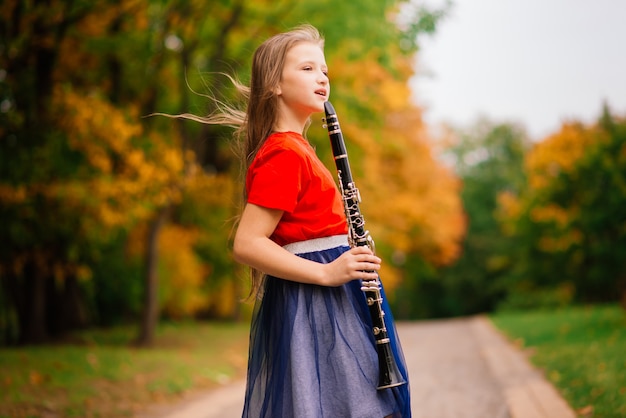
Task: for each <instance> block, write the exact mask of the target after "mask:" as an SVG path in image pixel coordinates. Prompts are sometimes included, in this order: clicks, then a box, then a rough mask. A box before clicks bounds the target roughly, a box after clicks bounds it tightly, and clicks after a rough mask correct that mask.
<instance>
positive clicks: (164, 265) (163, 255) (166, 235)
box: [159, 225, 208, 318]
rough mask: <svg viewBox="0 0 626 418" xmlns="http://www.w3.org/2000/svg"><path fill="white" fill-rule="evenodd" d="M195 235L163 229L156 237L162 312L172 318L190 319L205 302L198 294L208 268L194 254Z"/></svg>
mask: <svg viewBox="0 0 626 418" xmlns="http://www.w3.org/2000/svg"><path fill="white" fill-rule="evenodd" d="M198 237H199V232H198V231H197V230H196V229H193V228H184V227H181V226H177V225H166V226H165V227H164V228H163V230H162V231H161V234H160V236H159V255H160V257H159V274H160V276H161V278H162V281H161V284H162V286H161V295H162V299H161V302H162V303H163V311H164V312H165V313H166V314H167V315H169V316H170V317H172V318H184V317H190V316H192V315H193V314H195V313H196V312H198V311H199V310H200V309H201V308H203V307H204V306H205V305H206V303H207V301H206V297H205V296H204V294H203V292H202V291H201V290H202V286H203V284H204V279H205V276H206V275H207V273H208V268H207V266H206V265H204V264H203V263H202V261H201V260H200V259H199V257H198V256H197V255H196V254H195V253H194V249H193V247H194V244H195V243H196V242H197V240H198Z"/></svg>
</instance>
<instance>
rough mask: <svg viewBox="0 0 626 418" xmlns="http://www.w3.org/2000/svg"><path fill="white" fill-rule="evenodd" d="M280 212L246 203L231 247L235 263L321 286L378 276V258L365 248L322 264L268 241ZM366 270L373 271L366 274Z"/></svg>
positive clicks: (358, 248) (352, 250)
mask: <svg viewBox="0 0 626 418" xmlns="http://www.w3.org/2000/svg"><path fill="white" fill-rule="evenodd" d="M282 214H283V212H282V211H281V210H276V209H268V208H264V207H262V206H257V205H254V204H250V203H248V204H246V206H245V208H244V210H243V214H242V215H241V219H240V222H239V226H238V228H237V232H236V234H235V242H234V246H233V255H234V257H235V260H236V261H237V262H240V263H243V264H247V265H249V266H251V267H253V268H255V269H257V270H260V271H262V272H264V273H266V274H269V275H271V276H275V277H280V278H283V279H286V280H292V281H296V282H301V283H312V284H318V285H322V286H340V285H342V284H344V283H346V282H349V281H350V280H354V279H359V278H360V279H376V278H377V276H378V273H376V271H378V270H379V269H380V261H381V260H380V258H378V257H376V256H375V255H373V254H372V252H371V250H370V249H369V248H367V247H355V248H352V249H350V251H347V252H345V253H344V254H342V255H341V256H340V257H339V258H337V259H336V260H335V261H333V262H331V263H329V264H322V263H317V262H315V261H310V260H306V259H304V258H302V257H298V256H296V255H294V254H292V253H290V252H289V251H287V250H285V249H284V248H282V247H281V246H279V245H278V244H276V243H275V242H274V241H272V240H270V238H269V237H270V236H271V235H272V233H273V232H274V230H275V229H276V225H278V222H279V221H280V218H281V216H282ZM365 270H370V271H374V272H373V273H365V272H364V271H365Z"/></svg>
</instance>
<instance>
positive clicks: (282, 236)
mask: <svg viewBox="0 0 626 418" xmlns="http://www.w3.org/2000/svg"><path fill="white" fill-rule="evenodd" d="M323 43H324V41H323V39H322V38H321V37H320V35H319V33H318V32H317V30H316V29H315V28H313V27H311V26H308V25H306V26H301V27H298V28H296V29H294V30H292V31H289V32H286V33H282V34H278V35H276V36H273V37H272V38H270V39H268V40H267V41H266V42H264V43H263V44H262V45H261V46H260V47H259V48H258V49H257V50H256V52H255V54H254V57H253V62H252V75H251V80H250V88H249V90H248V89H247V88H243V90H244V91H245V92H246V94H247V95H248V106H247V110H246V112H245V117H244V114H243V113H237V112H236V111H228V112H226V113H225V114H221V115H220V116H218V117H216V116H213V117H212V118H208V119H204V121H205V122H209V123H230V124H232V123H233V121H235V122H236V123H237V124H239V125H240V127H241V128H240V131H239V132H240V133H241V136H243V137H244V138H245V155H246V158H247V159H246V161H245V165H246V179H245V196H246V203H245V206H244V209H243V213H242V215H241V218H240V221H239V225H238V227H237V232H236V234H235V240H234V247H233V253H234V257H235V259H236V260H237V261H238V262H241V263H244V264H247V265H249V266H251V267H252V269H253V271H257V272H259V273H260V274H257V275H256V276H255V277H256V278H255V279H254V280H253V289H254V292H256V295H257V296H258V297H257V299H256V304H255V308H254V314H253V319H252V324H251V330H250V351H249V363H248V376H247V388H246V394H245V405H244V411H243V417H253V418H258V417H264V418H265V417H267V418H280V417H283V418H320V417H329V418H350V417H353V418H383V417H398V418H399V417H403V418H407V417H410V416H411V412H410V401H409V388H408V383H407V384H405V385H402V386H398V387H394V388H390V389H383V390H377V388H376V387H377V384H378V357H377V352H376V347H375V340H374V336H373V333H372V321H371V319H370V317H369V313H368V307H367V305H366V302H365V298H364V294H363V291H362V290H361V285H360V279H376V278H377V277H378V273H377V271H378V270H379V269H380V262H381V260H380V259H379V258H378V257H376V256H375V255H374V254H372V252H371V251H370V250H369V249H368V248H367V247H355V248H352V249H350V247H349V246H348V243H347V236H346V234H347V224H346V217H345V212H344V208H343V203H342V200H341V196H340V194H339V191H338V188H337V186H336V183H335V177H334V176H333V175H331V173H330V172H329V171H328V170H327V169H326V168H325V166H324V165H323V164H322V162H321V161H320V160H319V159H318V158H317V156H316V155H315V150H314V149H313V148H312V147H311V145H310V144H309V143H308V141H307V140H306V139H305V138H304V136H303V135H304V132H305V131H306V128H307V127H308V124H309V123H310V117H311V115H312V114H313V113H317V112H323V111H324V102H326V101H327V100H328V98H329V94H330V84H329V79H328V68H327V66H326V61H325V58H324V52H323ZM238 87H239V88H242V87H243V86H241V85H239V86H238ZM220 117H221V119H220ZM364 271H370V273H365V272H364ZM385 308H386V312H387V317H386V321H387V323H388V325H387V328H388V332H389V336H390V338H391V340H392V348H393V350H394V352H395V354H396V358H397V359H398V360H399V363H400V364H399V368H400V370H401V373H402V374H403V377H404V378H405V379H407V375H406V367H405V365H404V360H403V357H402V351H401V348H400V345H399V342H398V340H397V336H396V333H395V328H394V325H393V319H392V318H391V315H390V311H389V307H388V306H387V305H385ZM407 381H408V380H407Z"/></svg>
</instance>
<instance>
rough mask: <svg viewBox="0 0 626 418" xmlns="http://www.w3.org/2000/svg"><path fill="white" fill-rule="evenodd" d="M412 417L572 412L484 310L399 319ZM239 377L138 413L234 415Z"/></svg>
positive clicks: (548, 416)
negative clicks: (441, 317) (453, 316)
mask: <svg viewBox="0 0 626 418" xmlns="http://www.w3.org/2000/svg"><path fill="white" fill-rule="evenodd" d="M397 326H398V334H399V336H400V339H401V341H402V347H403V350H404V356H405V358H406V362H407V366H408V369H409V377H410V380H411V404H412V413H413V418H575V417H576V414H575V413H574V412H573V411H572V409H571V408H570V407H569V406H568V405H567V404H566V402H565V401H564V400H563V398H562V397H561V396H560V395H559V393H558V392H557V391H556V390H555V389H554V387H553V386H552V385H550V384H549V383H548V382H547V381H546V380H545V378H544V377H543V375H542V373H541V372H540V371H538V370H537V369H535V368H534V367H532V366H531V365H530V364H529V362H528V360H527V359H526V356H525V355H524V354H523V353H522V352H520V351H519V350H518V349H517V348H515V347H514V346H513V345H512V344H510V343H509V342H508V341H507V340H506V339H505V338H504V337H503V336H502V335H501V334H500V333H499V332H498V331H497V330H496V329H495V327H494V326H493V325H492V324H491V322H490V321H489V319H487V318H486V317H483V316H477V317H471V318H459V319H449V320H433V321H417V322H400V323H398V325H397ZM244 389H245V382H243V381H238V382H235V383H231V384H228V385H226V386H223V387H221V388H219V389H216V390H212V391H210V392H208V393H204V394H197V395H195V396H194V397H193V398H191V399H187V400H184V401H182V402H181V403H179V404H177V405H172V406H170V407H167V408H159V409H158V410H154V411H147V412H146V413H145V414H142V415H140V416H139V417H138V418H218V417H219V418H239V417H241V411H242V404H243V392H244Z"/></svg>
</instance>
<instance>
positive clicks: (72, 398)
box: [0, 323, 248, 418]
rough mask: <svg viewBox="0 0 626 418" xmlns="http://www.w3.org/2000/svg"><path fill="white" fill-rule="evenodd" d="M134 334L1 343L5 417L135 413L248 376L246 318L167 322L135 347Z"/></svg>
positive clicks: (119, 331)
mask: <svg viewBox="0 0 626 418" xmlns="http://www.w3.org/2000/svg"><path fill="white" fill-rule="evenodd" d="M135 335H136V329H135V327H117V328H113V329H108V330H89V331H85V332H82V333H78V334H75V335H73V336H72V339H71V341H72V342H71V343H68V342H67V341H66V342H64V343H63V344H54V345H46V346H41V347H23V348H0V417H3V418H4V417H11V418H31V417H32V418H34V417H44V416H45V417H107V418H109V417H111V418H116V417H131V416H134V415H135V414H136V413H137V412H140V411H142V410H144V409H145V408H146V407H147V406H150V405H154V404H159V403H166V402H171V401H174V400H177V399H180V398H181V396H182V395H184V394H186V393H188V392H190V391H195V390H200V389H208V388H211V387H215V386H218V385H220V384H223V383H226V382H228V381H231V380H233V379H237V378H242V377H243V376H244V373H245V368H246V361H247V347H248V324H247V323H241V324H234V323H230V324H229V323H183V324H163V325H161V326H160V327H159V330H158V333H157V338H156V344H155V346H154V347H153V348H149V349H138V348H133V347H132V346H131V344H130V343H131V341H132V340H133V338H134V337H135Z"/></svg>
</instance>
